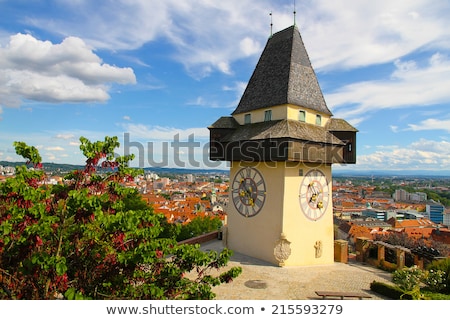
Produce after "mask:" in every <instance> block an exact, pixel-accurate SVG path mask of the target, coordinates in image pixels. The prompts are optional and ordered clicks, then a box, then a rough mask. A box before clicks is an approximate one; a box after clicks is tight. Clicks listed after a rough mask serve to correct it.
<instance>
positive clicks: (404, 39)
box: [24, 0, 450, 77]
mask: <svg viewBox="0 0 450 320" xmlns="http://www.w3.org/2000/svg"><path fill="white" fill-rule="evenodd" d="M112 7H113V8H114V9H112ZM59 9H61V10H66V12H64V13H61V15H60V16H59V17H52V19H48V18H47V17H38V18H36V17H33V18H30V17H24V21H25V22H27V23H28V24H30V25H33V26H35V27H37V28H40V29H45V30H47V31H50V32H58V33H59V34H61V35H63V36H65V37H68V36H72V35H75V36H77V37H80V38H82V39H85V41H86V42H87V43H89V44H90V45H92V46H93V47H95V48H101V49H110V50H134V49H137V48H140V47H141V46H142V45H144V44H146V43H149V42H152V41H161V39H165V40H167V41H168V42H169V43H170V44H171V45H172V46H174V47H175V49H176V52H175V53H174V55H173V58H174V59H176V60H178V61H179V62H180V63H182V64H184V65H185V66H186V68H187V70H189V71H190V72H191V73H192V74H193V75H194V76H196V77H203V76H207V75H209V73H211V72H213V71H214V70H218V71H220V72H224V73H227V74H230V73H232V72H233V71H232V69H231V65H232V63H233V62H234V61H236V60H239V59H242V58H245V57H248V56H252V55H254V56H256V55H258V54H259V52H260V51H261V49H262V47H263V46H264V45H265V42H266V41H267V38H268V36H269V34H270V18H269V12H272V18H273V32H276V31H278V30H281V29H284V28H285V27H287V26H290V25H292V24H293V22H294V19H293V15H292V10H293V3H292V1H289V0H284V1H280V0H260V1H253V0H227V1H210V0H191V1H185V2H181V1H179V0H165V1H147V0H135V1H110V2H109V5H101V6H100V5H98V3H97V2H95V1H87V0H80V1H69V2H67V1H64V6H60V7H59ZM446 13H447V14H446ZM449 14H450V6H449V5H448V2H446V1H440V2H435V1H433V3H432V4H430V1H429V0H415V1H392V0H378V1H361V0H336V1H329V0H316V1H307V2H298V3H297V19H296V20H297V25H299V28H300V31H301V33H302V37H303V38H304V40H305V44H306V47H307V50H308V52H309V53H310V56H311V59H312V61H313V65H314V67H315V68H316V69H317V70H322V69H323V70H333V69H348V68H354V67H360V66H367V65H371V64H377V63H385V62H390V61H394V60H395V59H398V58H401V57H403V56H405V55H406V54H408V53H410V52H412V51H415V50H417V49H419V48H424V47H426V46H428V47H432V46H434V47H443V46H446V47H447V48H448V46H449V43H448V40H445V38H446V37H448V35H449V34H450V30H449V28H448V27H447V26H448V23H447V19H446V17H447V16H448V15H449ZM67 16H70V19H68V18H67ZM130 17H132V18H130ZM79 21H83V23H79ZM249 22H250V23H251V28H249ZM93 30H94V31H95V32H93ZM143 63H146V62H145V61H143Z"/></svg>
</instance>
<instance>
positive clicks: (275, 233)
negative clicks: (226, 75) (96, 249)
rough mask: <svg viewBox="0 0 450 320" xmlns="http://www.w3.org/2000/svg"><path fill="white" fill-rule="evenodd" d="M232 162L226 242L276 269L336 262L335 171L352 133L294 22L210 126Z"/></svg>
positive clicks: (223, 156) (215, 154) (214, 151)
mask: <svg viewBox="0 0 450 320" xmlns="http://www.w3.org/2000/svg"><path fill="white" fill-rule="evenodd" d="M209 130H210V158H211V159H212V160H221V161H229V162H230V187H229V189H230V190H229V204H228V206H227V209H226V211H227V215H228V218H227V226H226V229H225V234H224V239H225V241H226V245H227V247H229V248H230V249H232V250H234V251H236V252H240V253H243V254H246V255H249V256H252V257H255V258H258V259H261V260H264V261H267V262H270V263H273V264H275V265H279V266H302V265H318V264H331V263H333V262H334V239H333V235H334V232H333V204H332V192H331V190H332V188H331V181H332V179H331V178H332V170H331V166H332V164H335V163H343V164H352V163H355V162H356V132H357V130H356V129H355V128H354V127H352V126H351V125H350V124H349V123H348V122H346V121H345V120H343V119H335V118H333V117H332V113H331V111H330V110H329V109H328V107H327V105H326V103H325V99H324V97H323V94H322V91H321V89H320V86H319V83H318V81H317V78H316V75H315V72H314V70H313V68H312V66H311V62H310V60H309V57H308V54H307V52H306V49H305V46H304V44H303V41H302V38H301V36H300V32H299V30H298V28H297V27H296V26H295V25H294V26H291V27H289V28H287V29H285V30H282V31H280V32H277V33H275V34H273V35H272V36H271V37H270V38H269V39H268V41H267V44H266V46H265V48H264V50H263V52H262V55H261V57H260V59H259V61H258V63H257V65H256V68H255V70H254V72H253V74H252V76H251V78H250V80H249V82H248V85H247V88H246V89H245V92H244V94H243V95H242V97H241V100H240V102H239V104H238V106H237V108H236V109H235V110H234V111H233V112H232V114H231V116H226V117H221V118H220V119H218V120H217V121H216V122H215V123H213V124H212V125H211V126H210V127H209Z"/></svg>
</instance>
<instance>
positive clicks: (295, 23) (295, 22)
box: [294, 0, 297, 26]
mask: <svg viewBox="0 0 450 320" xmlns="http://www.w3.org/2000/svg"><path fill="white" fill-rule="evenodd" d="M296 14H297V12H296V11H295V0H294V26H295V25H296V22H295V15H296Z"/></svg>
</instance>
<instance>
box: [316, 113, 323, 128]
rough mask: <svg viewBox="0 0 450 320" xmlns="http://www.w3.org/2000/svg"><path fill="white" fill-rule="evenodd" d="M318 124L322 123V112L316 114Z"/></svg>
mask: <svg viewBox="0 0 450 320" xmlns="http://www.w3.org/2000/svg"><path fill="white" fill-rule="evenodd" d="M316 125H318V126H320V125H322V116H321V115H320V114H318V115H316Z"/></svg>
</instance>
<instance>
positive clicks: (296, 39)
mask: <svg viewBox="0 0 450 320" xmlns="http://www.w3.org/2000/svg"><path fill="white" fill-rule="evenodd" d="M283 104H292V105H297V106H302V107H306V108H309V109H311V110H315V111H317V112H321V113H323V114H327V115H332V113H331V111H330V110H329V109H328V107H327V105H326V103H325V99H324V97H323V94H322V90H321V89H320V86H319V82H318V81H317V77H316V74H315V72H314V70H313V68H312V66H311V62H310V60H309V57H308V53H307V52H306V49H305V45H304V44H303V41H302V38H301V36H300V32H299V31H298V29H297V27H296V26H291V27H289V28H287V29H284V30H282V31H279V32H276V33H274V34H273V36H272V37H271V38H270V39H269V40H268V41H267V44H266V47H265V48H264V51H263V53H262V54H261V57H260V58H259V61H258V63H257V65H256V68H255V70H254V71H253V74H252V76H251V78H250V80H249V82H248V85H247V88H246V89H245V91H244V94H243V95H242V98H241V100H240V102H239V104H238V106H237V108H236V110H234V112H233V113H232V114H239V113H246V112H250V111H253V110H257V109H262V108H268V107H273V106H277V105H283Z"/></svg>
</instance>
